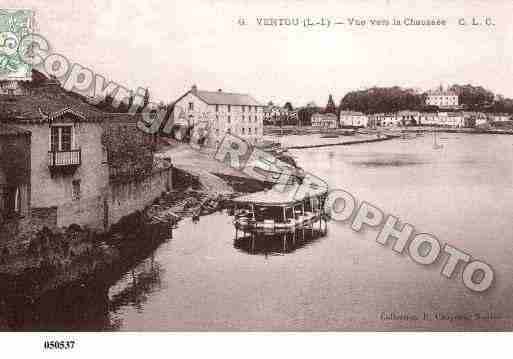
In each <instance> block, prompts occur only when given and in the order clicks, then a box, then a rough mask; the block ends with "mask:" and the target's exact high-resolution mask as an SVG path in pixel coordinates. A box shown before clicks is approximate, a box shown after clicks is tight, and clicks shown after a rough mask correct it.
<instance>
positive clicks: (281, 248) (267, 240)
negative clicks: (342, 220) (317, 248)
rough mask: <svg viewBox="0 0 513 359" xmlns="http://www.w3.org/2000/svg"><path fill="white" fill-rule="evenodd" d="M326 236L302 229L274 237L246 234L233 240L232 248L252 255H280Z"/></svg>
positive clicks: (322, 233)
mask: <svg viewBox="0 0 513 359" xmlns="http://www.w3.org/2000/svg"><path fill="white" fill-rule="evenodd" d="M325 236H326V231H324V229H323V230H319V229H314V228H303V229H298V230H296V231H294V232H292V233H282V234H274V235H261V234H260V235H257V234H248V235H246V236H242V237H238V238H236V239H235V240H234V242H233V246H234V247H235V248H237V249H238V250H240V251H241V252H245V253H248V254H253V255H265V256H268V255H282V254H286V253H292V252H295V251H296V250H298V249H300V248H303V247H307V246H310V245H312V244H313V243H315V242H317V241H320V240H321V239H322V238H323V237H325Z"/></svg>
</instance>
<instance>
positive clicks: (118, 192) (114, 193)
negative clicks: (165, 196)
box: [103, 168, 173, 226]
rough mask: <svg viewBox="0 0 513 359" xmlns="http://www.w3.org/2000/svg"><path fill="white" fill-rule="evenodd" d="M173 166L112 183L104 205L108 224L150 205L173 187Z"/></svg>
mask: <svg viewBox="0 0 513 359" xmlns="http://www.w3.org/2000/svg"><path fill="white" fill-rule="evenodd" d="M172 173H173V170H172V168H168V169H161V170H157V171H155V172H154V173H153V174H152V175H151V176H149V177H146V178H144V179H132V180H130V181H123V182H118V183H112V184H111V185H110V186H109V194H108V196H107V197H106V201H105V202H104V206H105V205H106V206H107V210H106V211H105V208H104V211H105V212H103V213H108V225H109V226H110V225H112V224H114V223H116V222H118V221H119V220H120V219H121V218H122V217H124V216H127V215H129V214H130V213H133V212H135V211H137V210H141V209H143V208H144V207H146V206H148V205H150V204H151V203H152V202H153V201H154V200H155V199H156V198H158V197H159V196H160V195H161V194H162V192H164V191H168V190H170V189H171V188H172V187H173V181H172Z"/></svg>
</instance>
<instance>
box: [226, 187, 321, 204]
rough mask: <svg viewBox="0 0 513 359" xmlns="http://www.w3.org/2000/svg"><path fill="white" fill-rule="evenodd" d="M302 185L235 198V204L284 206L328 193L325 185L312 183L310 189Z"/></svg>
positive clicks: (275, 188)
mask: <svg viewBox="0 0 513 359" xmlns="http://www.w3.org/2000/svg"><path fill="white" fill-rule="evenodd" d="M300 187H301V186H300V185H294V186H287V187H285V188H284V187H277V186H274V187H273V188H271V189H269V190H266V191H261V192H255V193H251V194H248V195H245V196H241V197H237V198H234V199H233V200H232V201H233V202H234V203H252V204H256V205H261V206H265V205H267V206H284V205H292V204H295V203H299V202H301V201H303V200H304V199H306V198H310V197H317V196H320V195H322V194H325V193H327V192H328V188H327V187H326V186H325V185H323V184H316V183H310V184H309V188H306V189H305V188H300Z"/></svg>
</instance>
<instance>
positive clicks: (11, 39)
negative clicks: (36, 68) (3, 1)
mask: <svg viewBox="0 0 513 359" xmlns="http://www.w3.org/2000/svg"><path fill="white" fill-rule="evenodd" d="M33 19H34V12H33V11H32V10H0V80H9V79H24V78H28V77H29V76H30V71H31V66H30V65H29V64H27V63H25V62H23V61H22V59H21V58H20V55H19V53H18V46H19V44H20V41H21V39H22V38H23V37H24V36H26V35H28V34H30V33H32V31H33V21H34V20H33Z"/></svg>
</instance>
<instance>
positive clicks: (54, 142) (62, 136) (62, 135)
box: [50, 126, 72, 152]
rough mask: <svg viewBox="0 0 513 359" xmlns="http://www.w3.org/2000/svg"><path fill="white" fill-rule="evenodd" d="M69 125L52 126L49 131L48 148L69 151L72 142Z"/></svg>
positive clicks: (54, 150) (55, 150)
mask: <svg viewBox="0 0 513 359" xmlns="http://www.w3.org/2000/svg"><path fill="white" fill-rule="evenodd" d="M71 130H72V127H71V126H52V127H51V130H50V131H51V132H50V150H51V151H52V152H57V151H71V147H72V146H71V144H72V133H71Z"/></svg>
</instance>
